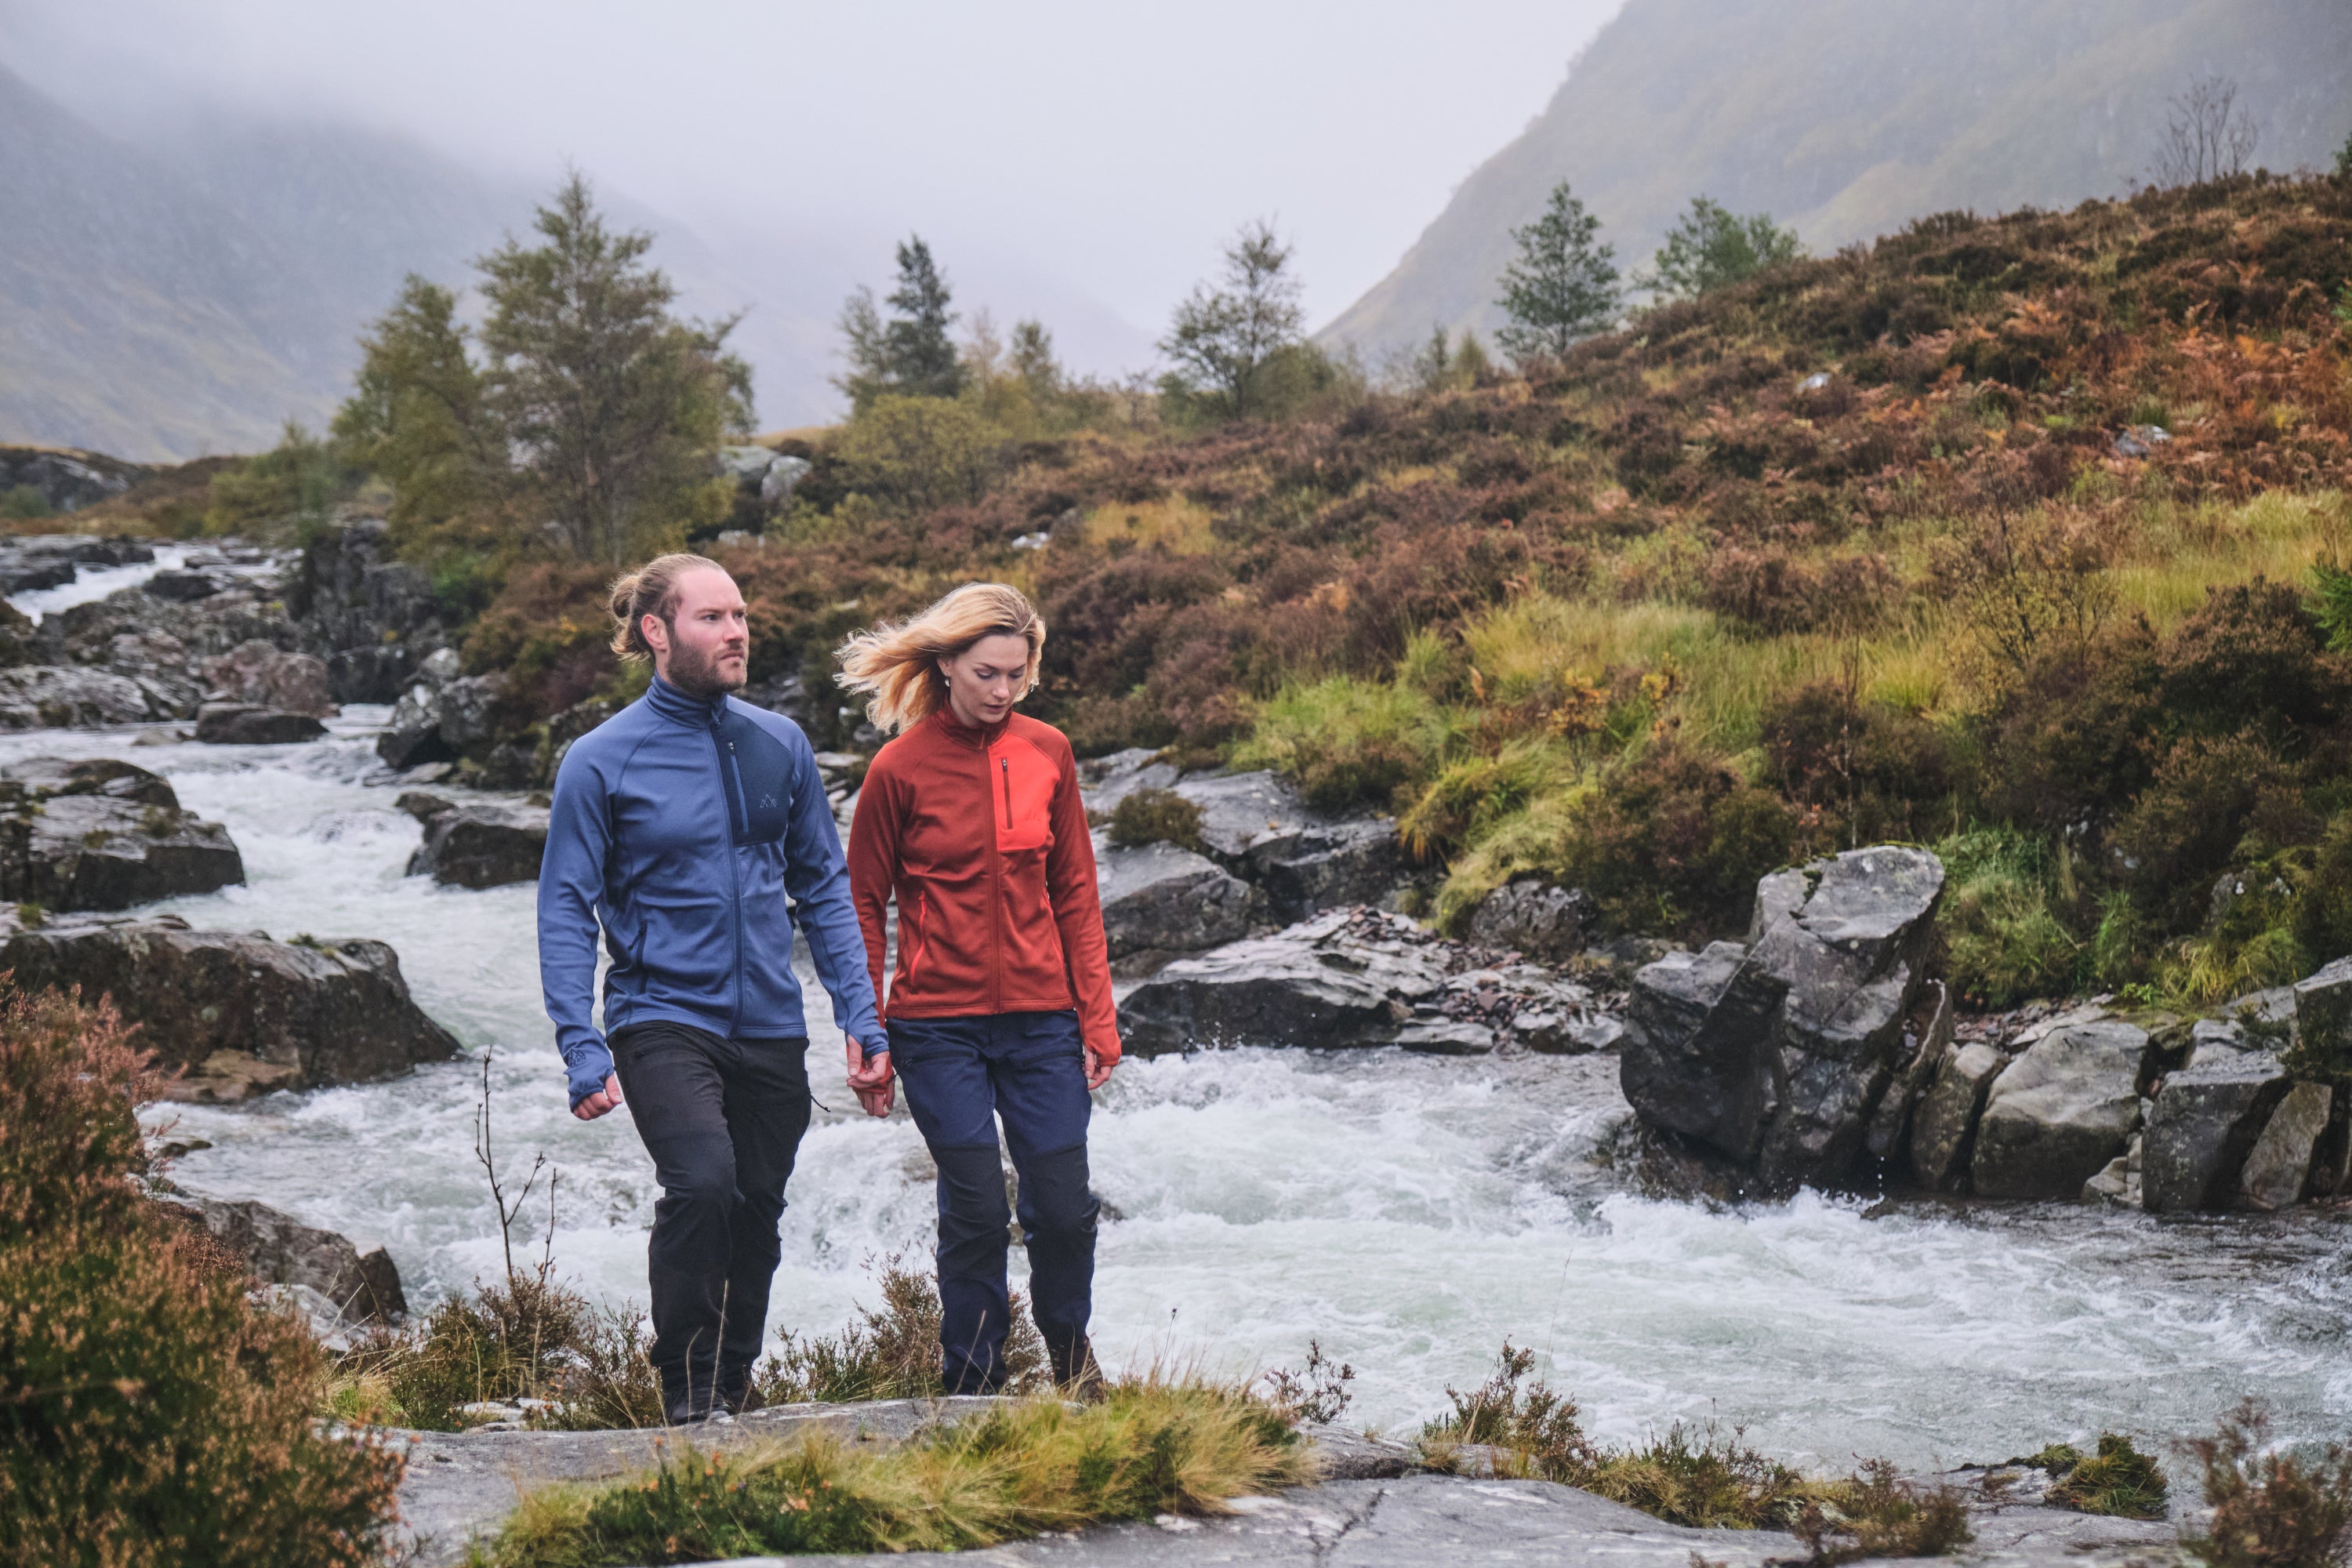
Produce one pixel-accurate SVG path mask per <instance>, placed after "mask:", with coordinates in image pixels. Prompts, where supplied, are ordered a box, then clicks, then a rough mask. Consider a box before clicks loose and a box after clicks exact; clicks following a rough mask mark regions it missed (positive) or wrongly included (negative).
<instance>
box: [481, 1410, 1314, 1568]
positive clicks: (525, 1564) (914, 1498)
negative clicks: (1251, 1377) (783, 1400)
mask: <svg viewBox="0 0 2352 1568" xmlns="http://www.w3.org/2000/svg"><path fill="white" fill-rule="evenodd" d="M1311 1470H1312V1461H1311V1459H1310V1458H1309V1456H1308V1453H1307V1447H1306V1445H1305V1444H1304V1443H1303V1442H1301V1441H1300V1440H1299V1438H1298V1437H1297V1435H1296V1434H1295V1433H1294V1432H1293V1431H1292V1429H1291V1427H1290V1425H1289V1423H1288V1421H1287V1420H1286V1418H1285V1416H1284V1415H1283V1413H1282V1412H1281V1411H1279V1410H1277V1409H1276V1407H1275V1406H1273V1405H1268V1404H1266V1403H1265V1402H1263V1401H1260V1400H1257V1399H1254V1398H1251V1397H1250V1396H1248V1395H1247V1394H1244V1393H1243V1392H1241V1391H1239V1390H1235V1389H1232V1388H1226V1387H1220V1386H1217V1385H1214V1384H1207V1383H1202V1382H1199V1381H1195V1380H1191V1379H1167V1380H1163V1379H1160V1378H1157V1377H1153V1378H1144V1379H1136V1380H1129V1381H1124V1382H1121V1383H1119V1384H1114V1385H1113V1386H1112V1388H1111V1390H1110V1392H1109V1394H1108V1397H1107V1398H1106V1399H1104V1400H1103V1401H1102V1402H1101V1403H1100V1404H1097V1405H1087V1406H1078V1407H1074V1406H1072V1405H1067V1404H1065V1403H1064V1402H1063V1401H1061V1400H1058V1399H1052V1398H1034V1399H1024V1400H1020V1401H1017V1402H1015V1403H1013V1404H1011V1405H1006V1406H1004V1407H1002V1408H1000V1409H998V1410H996V1411H994V1412H992V1413H991V1414H990V1415H986V1416H983V1417H981V1418H979V1419H976V1420H972V1421H969V1422H965V1423H962V1424H960V1425H958V1426H950V1427H947V1428H944V1429H942V1430H940V1431H937V1432H934V1433H931V1434H929V1435H927V1436H923V1437H920V1438H918V1439H916V1440H915V1441H912V1442H909V1443H907V1444H904V1445H900V1446H897V1447H851V1446H846V1445H844V1444H842V1443H840V1442H837V1441H835V1440H834V1439H832V1438H828V1437H824V1436H812V1437H808V1438H805V1439H803V1440H801V1441H799V1442H795V1443H790V1444H782V1445H778V1446H775V1447H768V1448H761V1449H751V1450H745V1451H742V1452H736V1453H726V1454H704V1453H699V1452H697V1451H695V1450H693V1449H691V1448H688V1449H685V1450H684V1451H682V1452H681V1453H680V1454H679V1455H678V1456H677V1458H675V1459H673V1460H671V1461H669V1462H667V1463H666V1464H664V1465H663V1466H662V1467H660V1468H658V1469H656V1470H655V1471H653V1472H651V1473H650V1474H647V1475H646V1476H643V1477H638V1478H634V1479H628V1480H625V1481H618V1482H614V1483H610V1484H605V1485H599V1486H584V1487H560V1488H553V1489H547V1490H543V1491H538V1492H533V1493H531V1494H530V1495H529V1496H527V1497H526V1498H525V1499H524V1500H523V1502H522V1505H521V1507H520V1509H518V1510H517V1511H516V1512H515V1514H514V1516H513V1517H512V1518H511V1519H509V1521H508V1522H507V1524H506V1526H505V1527H504V1528H503V1529H502V1530H501V1531H499V1534H498V1536H497V1537H496V1538H495V1539H493V1540H492V1541H490V1542H488V1544H487V1545H485V1546H483V1547H480V1548H478V1549H477V1550H476V1552H475V1553H474V1555H473V1558H472V1560H471V1561H472V1563H474V1564H475V1568H598V1565H602V1564H614V1565H616V1568H617V1565H621V1564H638V1563H696V1562H706V1561H709V1560H711V1559H714V1558H728V1557H740V1556H750V1555H756V1554H761V1553H770V1552H919V1551H935V1552H952V1551H962V1550H968V1549H971V1548H974V1547H982V1546H990V1545H993V1544H995V1543H997V1542H1004V1541H1011V1540H1014V1539H1018V1538H1021V1537H1024V1536H1030V1535H1034V1534H1037V1533H1039V1532H1040V1531H1049V1530H1051V1531H1066V1530H1076V1529H1079V1528H1082V1527H1085V1526H1087V1525H1095V1524H1109V1523H1116V1522H1119V1521H1133V1520H1145V1519H1151V1518H1154V1517H1156V1516H1158V1515H1160V1514H1167V1513H1172V1514H1180V1515H1192V1516H1199V1515H1213V1514H1217V1513H1221V1512H1223V1511H1225V1510H1226V1507H1227V1505H1228V1504H1229V1503H1230V1501H1231V1500H1233V1499H1234V1498H1236V1497H1242V1496H1245V1495H1251V1494H1259V1493H1265V1492H1269V1491H1274V1490H1276V1489H1281V1488H1284V1487H1288V1486H1294V1485H1297V1484H1298V1483H1300V1482H1302V1481H1305V1480H1307V1479H1309V1476H1310V1474H1311Z"/></svg>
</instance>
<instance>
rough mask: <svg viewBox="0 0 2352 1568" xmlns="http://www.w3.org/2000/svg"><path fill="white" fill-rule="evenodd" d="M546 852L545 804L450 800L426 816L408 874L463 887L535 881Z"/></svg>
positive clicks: (502, 885) (489, 886)
mask: <svg viewBox="0 0 2352 1568" xmlns="http://www.w3.org/2000/svg"><path fill="white" fill-rule="evenodd" d="M410 798H412V797H411V796H409V795H403V796H401V800H403V801H407V800H409V799H410ZM546 853H547V808H546V807H545V806H543V805H489V804H487V803H484V804H480V805H456V806H449V807H447V808H446V809H445V810H441V811H437V812H435V813H433V814H432V815H431V816H427V817H425V842H424V843H422V844H420V845H418V846H417V847H416V852H415V854H413V855H411V856H410V857H409V858H408V874H409V875H410V876H412V877H419V876H430V877H431V878H432V879H434V880H435V881H436V882H446V883H451V884H453V885H455V886H457V887H460V888H499V887H504V886H505V885H507V884H508V883H509V882H536V881H537V880H539V863H540V860H541V857H543V856H544V855H545V854H546Z"/></svg>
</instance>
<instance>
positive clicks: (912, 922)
mask: <svg viewBox="0 0 2352 1568" xmlns="http://www.w3.org/2000/svg"><path fill="white" fill-rule="evenodd" d="M849 890H850V898H851V900H852V902H854V903H855V904H856V907H857V921H858V924H859V925H860V926H861V927H862V928H863V929H864V931H865V933H866V965H867V967H868V968H869V969H870V970H871V971H872V972H873V975H874V994H875V995H876V996H877V997H880V996H882V995H883V994H884V993H883V989H882V955H883V951H884V946H883V912H884V910H885V908H886V907H887V905H888V903H889V901H890V900H891V898H892V897H893V896H895V897H896V898H897V899H898V973H896V974H895V975H893V976H892V977H891V981H890V988H889V992H888V996H887V1001H886V1002H885V1004H884V1006H883V1010H882V1012H883V1016H884V1017H885V1018H886V1019H887V1018H961V1017H970V1016H973V1015H975V1014H984V1013H1030V1012H1055V1011H1059V1010H1061V1009H1064V1008H1076V1011H1077V1015H1078V1026H1079V1029H1080V1031H1081V1033H1082V1034H1083V1035H1084V1037H1085V1039H1086V1043H1087V1047H1089V1048H1091V1049H1092V1050H1093V1051H1094V1053H1095V1054H1096V1055H1097V1057H1099V1058H1102V1059H1103V1060H1104V1061H1117V1060H1118V1054H1119V1047H1118V1010H1117V1009H1116V1008H1115V1007H1114V1006H1113V1005H1112V1003H1111V994H1110V958H1109V954H1108V952H1107V951H1106V949H1105V947H1104V944H1103V927H1102V902H1101V900H1100V898H1099V896H1098V895H1097V891H1096V888H1095V850H1094V841H1093V839H1092V838H1091V837H1089V836H1088V833H1087V808H1086V806H1085V805H1083V804H1082V803H1081V802H1080V801H1079V799H1078V766H1077V759H1076V756H1074V755H1073V754H1072V752H1071V751H1070V742H1068V741H1067V740H1066V739H1065V738H1064V737H1063V735H1062V732H1061V731H1059V730H1056V729H1055V728H1054V727H1053V726H1052V725H1051V724H1041V723H1039V722H1038V721H1035V720H1034V719H1028V718H1024V717H1023V716H1022V715H1020V714H1018V713H1014V714H1012V715H1010V716H1008V717H1007V718H1006V719H1005V721H1004V722H1003V723H1002V724H999V725H997V726H996V727H995V728H994V729H992V730H986V731H982V730H974V729H970V728H967V727H966V726H964V725H962V724H961V723H958V722H957V721H956V720H955V718H954V716H953V715H952V714H951V713H950V712H949V711H948V710H946V709H944V708H942V709H940V710H939V711H937V712H935V713H933V714H932V715H931V716H930V717H929V718H928V719H926V720H924V721H922V722H921V723H919V724H917V725H916V726H915V727H914V728H913V729H911V730H908V731H907V732H906V733H905V734H903V735H900V736H899V737H898V739H896V740H894V741H892V742H890V743H889V744H887V745H886V746H884V747H883V748H882V750H881V752H879V753H878V754H877V756H876V757H875V759H874V763H873V765H872V766H871V767H870V768H868V769H867V770H866V784H865V787H864V788H863V789H862V790H861V791H860V792H859V794H858V796H857V815H856V818H855V820H853V821H852V822H851V824H850V828H849Z"/></svg>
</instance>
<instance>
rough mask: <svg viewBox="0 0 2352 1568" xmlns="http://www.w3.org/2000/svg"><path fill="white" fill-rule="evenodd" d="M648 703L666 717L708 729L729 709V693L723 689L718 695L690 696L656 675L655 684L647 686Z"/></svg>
mask: <svg viewBox="0 0 2352 1568" xmlns="http://www.w3.org/2000/svg"><path fill="white" fill-rule="evenodd" d="M646 706H648V707H650V708H651V709H652V710H654V711H655V712H656V713H658V714H660V715H661V716H662V717H663V718H665V719H670V720H675V721H677V722H678V723H680V724H692V725H695V726H697V727H698V728H701V729H706V730H707V729H709V727H710V726H711V725H713V724H715V723H717V722H718V721H719V715H720V714H722V713H724V712H726V711H727V694H726V693H725V692H723V691H722V692H720V693H719V695H718V696H716V697H689V696H688V695H687V694H686V693H685V692H683V691H680V690H679V689H677V687H675V686H672V685H671V684H670V683H669V682H668V681H667V680H664V679H662V678H661V677H660V676H658V675H656V676H655V677H654V679H653V684H652V685H651V686H648V687H646Z"/></svg>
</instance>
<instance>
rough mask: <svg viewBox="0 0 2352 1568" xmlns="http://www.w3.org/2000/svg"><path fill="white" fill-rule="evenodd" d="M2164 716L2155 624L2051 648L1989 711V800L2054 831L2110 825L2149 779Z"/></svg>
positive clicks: (2002, 813)
mask: <svg viewBox="0 0 2352 1568" xmlns="http://www.w3.org/2000/svg"><path fill="white" fill-rule="evenodd" d="M2161 721H2162V709H2161V707H2160V705H2159V703H2158V698H2157V695H2156V647H2155V638H2154V637H2153V636H2152V635H2151V634H2150V633H2149V631H2148V629H2147V626H2131V627H2128V628H2125V629H2123V630H2120V631H2118V632H2116V633H2112V634H2110V635H2108V636H2107V637H2103V638H2101V639H2099V640H2098V641H2096V642H2095V643H2094V644H2093V645H2092V646H2090V647H2087V648H2073V647H2063V648H2060V649H2058V650H2056V651H2054V652H2052V653H2049V654H2046V655H2044V656H2043V657H2042V658H2038V659H2037V660H2035V661H2034V663H2033V664H2032V666H2031V667H2030V668H2028V670H2027V672H2026V676H2025V679H2022V680H2020V681H2017V682H2015V683H2013V684H2012V685H2011V686H2010V687H2009V688H2008V689H2006V690H2005V691H2004V692H2003V694H2002V696H2001V698H2000V700H1999V701H1998V702H1997V703H1996V704H1995V706H1994V707H1993V709H1992V710H1991V711H1990V713H1989V714H1988V716H1987V718H1986V721H1985V753H1986V754H1985V778H1984V784H1983V789H1984V795H1985V803H1986V805H1988V806H1989V807H1990V809H1991V811H1992V812H1993V814H1994V815H1995V816H1998V817H2000V818H2002V819H2004V820H2006V821H2009V822H2013V823H2017V824H2020V825H2022V826H2032V827H2036V828H2039V829H2041V830H2042V831H2043V832H2045V833H2048V834H2052V835H2053V836H2055V835H2065V834H2071V835H2075V836H2083V835H2085V834H2086V833H2090V832H2095V831H2098V830H2104V829H2105V827H2106V826H2108V825H2109V824H2110V823H2111V822H2112V821H2113V819H2114V817H2115V816H2116V814H2117V813H2118V812H2120V811H2121V810H2122V809H2123V807H2124V805H2126V803H2128V802H2129V801H2130V799H2131V798H2132V797H2133V796H2134V795H2137V793H2138V792H2139V790H2140V789H2141V787H2142V786H2143V785H2145V784H2147V780H2148V778H2149V776H2150V773H2151V772H2152V771H2153V770H2152V768H2151V766H2150V763H2149V759H2148V757H2147V752H2146V750H2145V747H2144V742H2145V740H2146V738H2147V737H2148V736H2151V735H2154V734H2157V733H2158V732H2160V730H2161Z"/></svg>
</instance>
